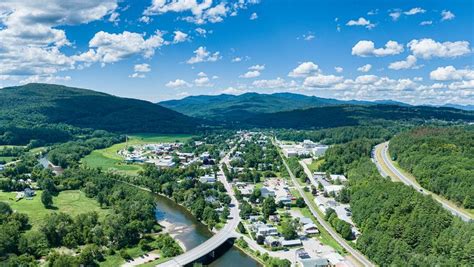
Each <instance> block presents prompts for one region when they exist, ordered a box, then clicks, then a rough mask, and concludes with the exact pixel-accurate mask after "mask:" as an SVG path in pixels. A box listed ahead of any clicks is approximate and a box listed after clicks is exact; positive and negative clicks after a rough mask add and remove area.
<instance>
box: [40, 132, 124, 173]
mask: <svg viewBox="0 0 474 267" xmlns="http://www.w3.org/2000/svg"><path fill="white" fill-rule="evenodd" d="M123 141H125V137H124V136H121V135H116V134H112V133H108V132H106V131H94V132H93V133H92V134H91V135H90V136H88V137H86V138H80V139H78V140H74V141H69V142H66V143H63V144H59V145H56V146H54V147H53V148H52V149H51V150H50V151H49V152H48V159H49V160H50V161H51V162H52V163H53V164H54V165H58V166H61V167H62V168H66V167H69V166H74V165H77V164H78V163H79V161H80V159H81V158H83V157H84V156H86V155H88V154H90V153H91V152H92V151H93V150H95V149H102V148H106V147H109V146H111V145H113V144H116V143H119V142H123Z"/></svg>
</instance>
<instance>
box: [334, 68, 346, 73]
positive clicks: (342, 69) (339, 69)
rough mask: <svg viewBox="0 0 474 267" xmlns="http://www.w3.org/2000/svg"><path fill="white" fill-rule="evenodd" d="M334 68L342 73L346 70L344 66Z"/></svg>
mask: <svg viewBox="0 0 474 267" xmlns="http://www.w3.org/2000/svg"><path fill="white" fill-rule="evenodd" d="M334 70H335V71H336V72H337V73H341V72H343V71H344V68H343V67H334Z"/></svg>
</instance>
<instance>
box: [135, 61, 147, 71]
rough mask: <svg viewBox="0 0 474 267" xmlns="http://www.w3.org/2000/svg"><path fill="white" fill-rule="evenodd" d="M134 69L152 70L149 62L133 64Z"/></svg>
mask: <svg viewBox="0 0 474 267" xmlns="http://www.w3.org/2000/svg"><path fill="white" fill-rule="evenodd" d="M133 70H134V71H135V72H150V71H151V68H150V65H149V64H146V63H143V64H137V65H135V66H133Z"/></svg>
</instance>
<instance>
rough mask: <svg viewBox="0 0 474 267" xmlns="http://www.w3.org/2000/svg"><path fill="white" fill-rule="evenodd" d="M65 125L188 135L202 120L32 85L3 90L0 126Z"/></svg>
mask: <svg viewBox="0 0 474 267" xmlns="http://www.w3.org/2000/svg"><path fill="white" fill-rule="evenodd" d="M11 122H15V125H16V126H26V127H28V126H34V125H38V124H42V123H43V124H57V123H64V124H69V125H72V126H76V127H81V128H93V129H102V130H108V131H115V132H127V133H133V132H135V133H137V132H156V133H189V132H194V131H196V128H197V127H198V124H199V121H197V120H196V119H192V118H189V117H187V116H185V115H182V114H180V113H178V112H175V111H172V110H170V109H167V108H165V107H162V106H160V105H156V104H153V103H150V102H147V101H142V100H136V99H129V98H121V97H116V96H112V95H108V94H104V93H99V92H95V91H92V90H86V89H79V88H71V87H66V86H61V85H53V84H38V83H32V84H27V85H23V86H16V87H7V88H3V89H0V124H1V125H6V124H10V123H11Z"/></svg>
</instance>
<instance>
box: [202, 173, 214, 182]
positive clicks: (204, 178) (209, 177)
mask: <svg viewBox="0 0 474 267" xmlns="http://www.w3.org/2000/svg"><path fill="white" fill-rule="evenodd" d="M199 182H201V183H203V184H213V183H215V182H216V178H215V177H214V175H209V174H206V175H204V176H201V177H199Z"/></svg>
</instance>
